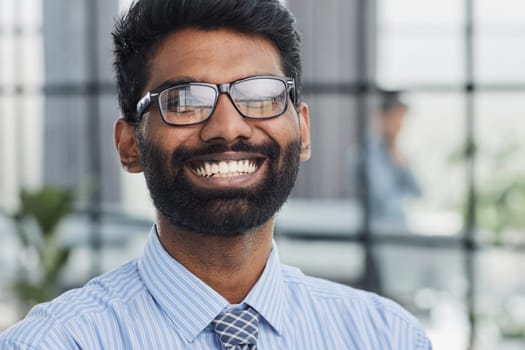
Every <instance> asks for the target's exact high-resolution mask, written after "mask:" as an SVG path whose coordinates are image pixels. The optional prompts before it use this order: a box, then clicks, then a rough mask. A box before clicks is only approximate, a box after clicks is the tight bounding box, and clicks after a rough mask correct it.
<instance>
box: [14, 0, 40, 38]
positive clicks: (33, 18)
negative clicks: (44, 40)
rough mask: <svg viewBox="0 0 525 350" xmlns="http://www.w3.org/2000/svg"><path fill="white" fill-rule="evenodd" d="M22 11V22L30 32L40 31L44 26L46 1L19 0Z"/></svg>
mask: <svg viewBox="0 0 525 350" xmlns="http://www.w3.org/2000/svg"><path fill="white" fill-rule="evenodd" d="M18 1H19V2H20V4H19V5H18V6H19V8H20V9H21V14H20V16H21V22H22V24H23V25H24V26H25V27H26V28H27V29H28V30H29V31H32V30H39V29H40V26H41V25H42V18H43V14H44V10H43V8H42V5H43V4H42V2H43V1H44V0H18Z"/></svg>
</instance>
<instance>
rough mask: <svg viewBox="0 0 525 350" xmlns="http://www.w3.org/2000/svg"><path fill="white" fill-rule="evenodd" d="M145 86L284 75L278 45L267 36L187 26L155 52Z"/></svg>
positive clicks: (167, 39) (218, 81)
mask: <svg viewBox="0 0 525 350" xmlns="http://www.w3.org/2000/svg"><path fill="white" fill-rule="evenodd" d="M149 68H150V79H149V81H148V83H147V85H146V87H145V90H151V89H153V88H155V87H157V86H159V85H161V84H162V83H164V82H165V81H168V80H179V79H185V80H186V79H191V80H194V81H202V82H208V83H215V84H219V83H226V82H230V81H233V80H237V79H240V78H243V77H248V76H253V75H262V74H265V75H284V73H283V71H282V65H281V59H280V55H279V51H278V50H277V48H276V47H275V46H274V45H273V44H272V43H271V42H270V41H269V40H267V39H265V38H263V37H261V36H257V35H247V34H242V33H239V32H235V31H232V30H227V29H220V30H199V29H184V30H182V31H178V32H176V33H173V34H171V35H169V36H168V37H167V38H166V39H164V41H163V42H162V43H161V45H160V46H159V48H158V49H157V50H156V52H155V53H154V55H153V57H152V59H151V61H150V64H149Z"/></svg>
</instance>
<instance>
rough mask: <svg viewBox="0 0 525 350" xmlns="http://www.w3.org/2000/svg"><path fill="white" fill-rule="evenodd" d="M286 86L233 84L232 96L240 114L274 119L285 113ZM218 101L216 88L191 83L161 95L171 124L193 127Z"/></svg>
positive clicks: (268, 82)
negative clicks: (191, 125)
mask: <svg viewBox="0 0 525 350" xmlns="http://www.w3.org/2000/svg"><path fill="white" fill-rule="evenodd" d="M286 95H287V87H286V83H285V82H283V81H281V80H278V79H272V78H260V79H250V80H243V81H239V82H236V83H234V84H233V85H232V86H231V89H230V96H231V99H232V100H233V102H234V103H235V106H236V108H237V110H238V111H239V113H241V114H242V115H244V116H245V117H249V118H271V117H274V116H277V115H279V114H281V113H283V112H284V110H285V109H286V103H287V98H286ZM217 99H218V91H217V88H216V87H215V86H213V85H206V84H200V83H189V84H184V85H178V86H174V87H172V88H170V89H167V90H164V91H163V92H162V93H161V94H160V96H159V102H160V107H161V110H162V114H163V116H164V118H165V119H166V121H167V122H168V123H173V124H179V125H184V124H193V123H198V122H200V121H203V120H205V119H207V118H208V117H209V116H210V114H211V113H212V112H213V109H214V107H215V104H216V103H217Z"/></svg>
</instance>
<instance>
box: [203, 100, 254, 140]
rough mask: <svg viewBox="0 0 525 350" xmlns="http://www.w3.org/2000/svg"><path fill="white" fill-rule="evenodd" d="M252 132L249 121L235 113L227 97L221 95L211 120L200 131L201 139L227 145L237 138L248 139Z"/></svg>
mask: <svg viewBox="0 0 525 350" xmlns="http://www.w3.org/2000/svg"><path fill="white" fill-rule="evenodd" d="M252 132H253V130H252V126H251V125H250V124H249V121H248V120H247V119H246V118H244V117H243V116H242V115H240V114H239V112H237V110H236V109H235V107H234V105H233V102H232V101H231V100H230V99H229V98H228V96H227V95H225V94H221V95H220V96H219V99H218V100H217V105H216V106H215V110H214V111H213V114H212V116H211V118H210V119H209V120H208V121H207V122H206V123H205V124H204V126H203V128H202V130H201V139H202V141H204V142H211V141H219V142H224V143H229V142H233V141H235V140H237V139H239V138H243V139H248V138H250V137H251V136H252Z"/></svg>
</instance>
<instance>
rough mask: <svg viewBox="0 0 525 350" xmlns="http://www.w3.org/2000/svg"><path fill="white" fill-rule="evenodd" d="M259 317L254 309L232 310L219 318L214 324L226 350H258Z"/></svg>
mask: <svg viewBox="0 0 525 350" xmlns="http://www.w3.org/2000/svg"><path fill="white" fill-rule="evenodd" d="M258 322H259V315H258V314H257V311H255V310H254V309H252V308H250V307H249V308H247V309H246V310H242V309H230V310H227V311H225V312H223V313H221V314H219V316H217V317H216V318H215V319H214V320H213V322H212V324H213V327H214V328H215V333H217V336H218V338H219V341H220V342H221V343H222V345H223V347H224V349H226V350H256V349H257V346H256V345H255V343H256V341H257V334H258V329H257V324H258Z"/></svg>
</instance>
